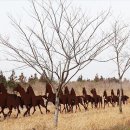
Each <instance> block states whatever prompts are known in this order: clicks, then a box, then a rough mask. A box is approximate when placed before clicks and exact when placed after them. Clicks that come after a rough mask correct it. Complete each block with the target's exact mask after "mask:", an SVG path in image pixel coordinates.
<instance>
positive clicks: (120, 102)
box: [119, 80, 122, 113]
mask: <svg viewBox="0 0 130 130" xmlns="http://www.w3.org/2000/svg"><path fill="white" fill-rule="evenodd" d="M119 84H120V95H119V112H120V113H122V101H121V97H122V92H121V91H122V80H119Z"/></svg>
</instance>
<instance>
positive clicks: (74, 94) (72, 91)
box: [70, 88, 76, 96]
mask: <svg viewBox="0 0 130 130" xmlns="http://www.w3.org/2000/svg"><path fill="white" fill-rule="evenodd" d="M70 94H71V95H73V96H76V93H75V91H74V89H73V88H72V89H71V91H70Z"/></svg>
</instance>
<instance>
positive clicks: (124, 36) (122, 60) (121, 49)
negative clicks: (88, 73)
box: [112, 21, 130, 113]
mask: <svg viewBox="0 0 130 130" xmlns="http://www.w3.org/2000/svg"><path fill="white" fill-rule="evenodd" d="M113 32H114V39H113V41H112V47H113V49H114V51H112V52H114V54H113V56H115V57H116V58H115V59H113V61H114V63H115V64H116V67H117V72H118V79H119V84H120V96H119V112H120V113H122V101H121V97H122V93H121V91H122V79H123V76H124V74H125V73H126V72H127V70H128V69H129V68H130V53H129V44H128V39H129V36H130V32H129V30H128V26H127V25H121V24H119V21H116V22H115V23H114V25H113Z"/></svg>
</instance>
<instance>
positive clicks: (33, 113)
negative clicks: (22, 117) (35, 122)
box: [32, 105, 36, 114]
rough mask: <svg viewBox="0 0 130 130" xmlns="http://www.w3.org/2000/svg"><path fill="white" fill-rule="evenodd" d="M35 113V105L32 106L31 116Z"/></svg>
mask: <svg viewBox="0 0 130 130" xmlns="http://www.w3.org/2000/svg"><path fill="white" fill-rule="evenodd" d="M35 111H36V108H35V105H33V113H32V114H34V113H35Z"/></svg>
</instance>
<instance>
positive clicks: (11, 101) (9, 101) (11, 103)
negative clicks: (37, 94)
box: [0, 84, 22, 117]
mask: <svg viewBox="0 0 130 130" xmlns="http://www.w3.org/2000/svg"><path fill="white" fill-rule="evenodd" d="M0 92H1V95H4V96H5V99H6V100H5V107H3V108H2V111H3V110H4V108H6V107H7V108H8V109H9V112H8V113H7V115H6V116H10V115H11V113H12V109H13V108H14V109H17V111H18V112H17V116H16V117H18V114H19V113H20V110H19V106H22V105H21V104H20V102H19V99H20V98H19V97H18V96H17V95H16V94H9V93H7V90H6V88H5V86H4V84H0ZM2 111H1V112H2ZM2 113H3V112H2ZM6 116H4V117H6Z"/></svg>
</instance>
